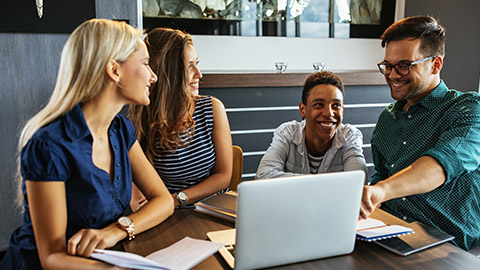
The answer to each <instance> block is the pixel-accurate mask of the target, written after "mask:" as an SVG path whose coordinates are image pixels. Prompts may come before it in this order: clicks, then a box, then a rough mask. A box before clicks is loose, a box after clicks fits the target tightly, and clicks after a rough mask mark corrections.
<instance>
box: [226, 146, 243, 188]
mask: <svg viewBox="0 0 480 270" xmlns="http://www.w3.org/2000/svg"><path fill="white" fill-rule="evenodd" d="M232 152H233V171H232V179H231V180H230V185H229V186H228V188H229V189H230V190H234V191H236V190H237V185H238V184H240V182H241V181H242V170H243V151H242V148H241V147H240V146H236V145H233V146H232Z"/></svg>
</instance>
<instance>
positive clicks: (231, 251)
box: [225, 244, 235, 258]
mask: <svg viewBox="0 0 480 270" xmlns="http://www.w3.org/2000/svg"><path fill="white" fill-rule="evenodd" d="M225 249H227V251H228V252H230V254H232V256H233V257H234V258H235V244H233V245H228V246H225Z"/></svg>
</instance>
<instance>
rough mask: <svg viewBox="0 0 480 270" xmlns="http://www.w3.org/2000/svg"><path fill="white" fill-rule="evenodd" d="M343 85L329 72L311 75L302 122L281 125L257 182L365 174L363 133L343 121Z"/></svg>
mask: <svg viewBox="0 0 480 270" xmlns="http://www.w3.org/2000/svg"><path fill="white" fill-rule="evenodd" d="M343 97H344V89H343V83H342V81H341V79H340V77H339V76H337V75H335V74H334V73H332V72H329V71H322V72H317V73H314V74H312V75H310V76H309V77H308V78H307V80H306V81H305V83H304V85H303V91H302V102H300V104H299V110H300V115H301V116H302V118H303V119H304V120H303V121H301V122H298V121H290V122H286V123H283V124H282V125H280V126H279V127H278V128H277V129H276V130H275V131H274V135H273V140H272V143H271V145H270V147H269V148H268V150H267V152H266V153H265V155H264V156H263V158H262V160H261V161H260V165H259V166H258V170H257V174H256V179H266V178H275V177H285V176H294V175H300V174H316V173H326V172H340V171H351V170H363V171H364V172H365V173H366V170H367V169H366V163H365V158H364V156H363V151H362V139H363V137H362V133H361V132H360V131H359V130H358V129H357V128H355V127H353V126H351V125H349V124H342V119H343Z"/></svg>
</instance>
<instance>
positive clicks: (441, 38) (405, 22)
mask: <svg viewBox="0 0 480 270" xmlns="http://www.w3.org/2000/svg"><path fill="white" fill-rule="evenodd" d="M380 38H381V39H382V47H385V46H386V45H387V44H388V43H389V42H391V41H400V40H405V39H408V38H411V39H417V38H419V39H420V40H421V47H420V49H421V51H422V53H423V54H424V55H425V56H432V55H441V56H444V55H445V28H444V27H443V26H441V25H440V24H439V23H438V20H436V19H435V18H433V17H431V16H414V17H408V18H405V19H402V20H400V21H398V22H395V23H394V24H392V25H390V27H388V28H387V30H385V32H384V33H383V35H382V36H381V37H380Z"/></svg>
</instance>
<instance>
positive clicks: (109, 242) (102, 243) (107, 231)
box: [67, 225, 126, 258]
mask: <svg viewBox="0 0 480 270" xmlns="http://www.w3.org/2000/svg"><path fill="white" fill-rule="evenodd" d="M115 227H116V226H115ZM115 227H113V226H112V225H110V226H108V227H106V228H104V229H101V230H98V229H81V230H80V231H78V232H77V233H76V234H74V235H73V236H72V237H71V238H70V239H69V240H68V243H67V253H68V254H69V255H73V256H82V257H85V258H88V257H90V255H91V254H92V253H93V250H94V249H105V248H110V247H113V246H114V245H115V244H116V243H117V242H118V241H120V240H121V239H123V238H124V237H125V235H126V232H124V231H123V230H122V229H120V228H118V227H116V228H115Z"/></svg>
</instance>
